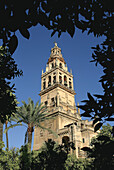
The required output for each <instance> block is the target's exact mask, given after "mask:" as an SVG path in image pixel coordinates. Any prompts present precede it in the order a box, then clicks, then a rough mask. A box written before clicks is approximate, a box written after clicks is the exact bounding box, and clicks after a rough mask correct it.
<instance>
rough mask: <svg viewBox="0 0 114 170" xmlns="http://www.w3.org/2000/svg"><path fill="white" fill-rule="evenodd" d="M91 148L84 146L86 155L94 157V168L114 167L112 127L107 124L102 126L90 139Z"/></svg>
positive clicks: (111, 168)
mask: <svg viewBox="0 0 114 170" xmlns="http://www.w3.org/2000/svg"><path fill="white" fill-rule="evenodd" d="M90 145H91V148H88V147H84V148H82V150H84V151H87V153H88V157H90V158H94V159H93V160H94V161H93V165H94V168H95V169H98V170H102V169H110V170H113V169H114V136H113V128H112V127H111V126H110V125H109V124H107V126H102V130H101V131H100V133H99V134H98V135H97V137H96V138H93V139H92V141H91V144H90Z"/></svg>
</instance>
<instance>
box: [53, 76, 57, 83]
mask: <svg viewBox="0 0 114 170" xmlns="http://www.w3.org/2000/svg"><path fill="white" fill-rule="evenodd" d="M55 83H56V76H54V77H53V84H55Z"/></svg>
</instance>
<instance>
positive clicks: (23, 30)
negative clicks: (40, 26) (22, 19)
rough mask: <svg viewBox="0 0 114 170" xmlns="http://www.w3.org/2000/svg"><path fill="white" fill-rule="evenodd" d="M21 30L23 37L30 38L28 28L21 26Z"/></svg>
mask: <svg viewBox="0 0 114 170" xmlns="http://www.w3.org/2000/svg"><path fill="white" fill-rule="evenodd" d="M19 31H20V33H21V34H22V36H23V37H25V38H27V39H29V37H30V33H29V31H28V30H27V29H26V28H20V29H19Z"/></svg>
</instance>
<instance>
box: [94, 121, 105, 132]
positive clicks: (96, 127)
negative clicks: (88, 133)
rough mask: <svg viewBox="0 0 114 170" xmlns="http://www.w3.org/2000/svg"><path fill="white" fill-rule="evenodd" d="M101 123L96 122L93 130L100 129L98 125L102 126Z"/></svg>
mask: <svg viewBox="0 0 114 170" xmlns="http://www.w3.org/2000/svg"><path fill="white" fill-rule="evenodd" d="M102 124H103V123H98V124H96V126H95V128H94V132H96V131H97V130H99V129H100V127H101V126H102Z"/></svg>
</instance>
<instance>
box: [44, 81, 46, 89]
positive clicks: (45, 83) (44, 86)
mask: <svg viewBox="0 0 114 170" xmlns="http://www.w3.org/2000/svg"><path fill="white" fill-rule="evenodd" d="M45 88H46V82H45V81H44V82H43V89H45Z"/></svg>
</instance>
